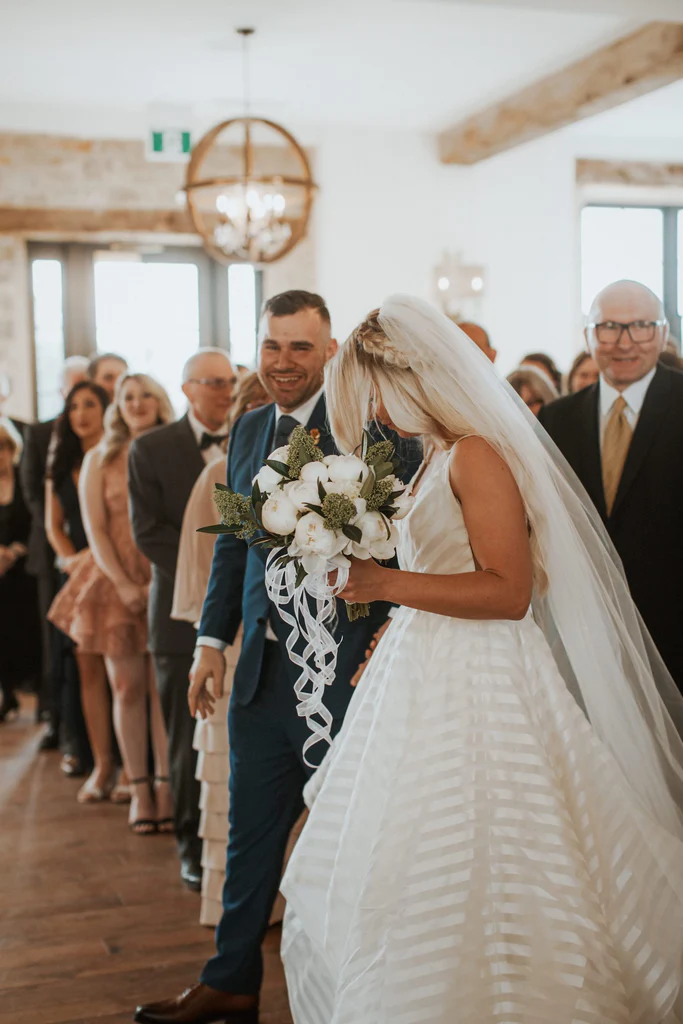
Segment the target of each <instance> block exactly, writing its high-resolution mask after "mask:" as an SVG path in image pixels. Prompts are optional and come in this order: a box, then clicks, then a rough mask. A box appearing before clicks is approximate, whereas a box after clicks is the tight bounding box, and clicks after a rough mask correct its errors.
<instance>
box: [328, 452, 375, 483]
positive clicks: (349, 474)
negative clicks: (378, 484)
mask: <svg viewBox="0 0 683 1024" xmlns="http://www.w3.org/2000/svg"><path fill="white" fill-rule="evenodd" d="M327 468H328V472H329V474H330V480H333V481H335V482H338V483H350V482H353V483H357V482H358V480H360V482H361V483H362V482H363V481H364V480H365V478H366V477H367V475H368V473H369V472H370V470H369V468H368V467H367V466H366V465H365V463H364V462H363V460H362V459H359V458H358V457H357V456H356V455H338V456H337V457H336V458H335V459H334V460H332V461H330V463H329V464H328V467H327Z"/></svg>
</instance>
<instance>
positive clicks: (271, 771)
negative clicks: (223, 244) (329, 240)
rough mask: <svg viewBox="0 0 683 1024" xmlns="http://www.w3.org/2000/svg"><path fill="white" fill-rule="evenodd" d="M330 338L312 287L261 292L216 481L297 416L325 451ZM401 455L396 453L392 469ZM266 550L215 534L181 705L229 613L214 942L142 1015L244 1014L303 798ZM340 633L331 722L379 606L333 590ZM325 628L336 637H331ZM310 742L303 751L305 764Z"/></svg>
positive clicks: (251, 465)
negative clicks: (207, 956)
mask: <svg viewBox="0 0 683 1024" xmlns="http://www.w3.org/2000/svg"><path fill="white" fill-rule="evenodd" d="M336 350H337V342H336V341H335V340H334V338H332V335H331V328H330V314H329V312H328V310H327V307H326V306H325V304H324V302H323V300H322V299H321V298H320V296H319V295H313V294H311V293H309V292H304V291H289V292H284V293H283V294H281V295H276V296H275V297H274V298H272V299H270V300H269V301H268V302H267V303H266V305H265V308H264V312H263V319H262V323H261V344H260V351H259V376H260V378H261V381H262V383H263V386H264V387H265V389H266V391H267V392H268V394H269V395H270V397H271V398H272V399H273V402H274V405H270V406H265V407H263V408H261V409H257V410H255V411H253V412H250V413H247V414H246V415H245V416H243V417H242V418H241V419H240V420H238V422H237V423H236V424H235V426H234V427H233V430H232V433H231V436H230V446H229V453H228V476H227V480H228V484H229V486H230V487H231V488H232V489H233V490H235V491H237V492H240V493H242V494H250V493H251V486H252V479H253V477H254V476H255V475H256V473H257V472H258V470H259V469H260V468H261V466H262V465H263V461H264V459H266V458H267V457H268V455H269V454H270V452H271V451H273V450H274V449H275V448H278V447H279V446H280V445H283V444H286V443H287V441H288V439H289V435H290V434H291V432H292V430H293V429H294V428H295V427H296V426H297V425H298V424H303V425H305V426H306V427H307V428H308V430H309V431H312V432H315V434H314V436H316V437H318V438H319V441H318V444H319V446H320V450H321V451H322V452H323V453H324V454H325V455H331V454H333V453H334V452H335V447H334V442H333V440H332V437H331V435H330V433H329V429H328V426H327V414H326V407H325V397H324V394H323V373H324V369H325V364H326V362H327V361H328V360H329V359H330V358H331V357H332V356H333V355H334V353H335V352H336ZM415 469H416V465H415V464H412V465H411V464H410V463H408V462H406V463H404V471H405V474H406V478H409V477H410V476H412V475H413V472H414V470H415ZM266 554H267V553H266V552H264V549H263V548H262V547H253V548H248V547H247V545H246V544H245V542H244V541H240V540H238V539H237V538H236V537H235V536H233V535H222V536H220V537H219V538H218V541H217V542H216V550H215V554H214V559H213V565H212V568H211V578H210V581H209V588H208V593H207V597H206V601H205V603H204V609H203V612H202V618H201V623H200V627H199V639H198V641H197V650H196V652H195V659H194V664H193V667H192V672H191V675H190V682H191V685H190V694H189V696H190V703H191V706H194V707H196V705H197V700H198V699H199V700H200V701H201V699H202V698H203V696H204V694H205V686H206V682H207V680H208V679H209V678H210V677H212V678H213V679H214V680H222V679H223V675H224V672H225V659H224V656H223V650H224V649H225V647H226V646H227V645H228V644H232V643H233V642H234V640H235V637H236V635H237V631H238V629H239V626H240V623H241V622H243V623H244V638H243V641H242V651H241V654H240V658H239V662H238V665H237V668H236V670H235V676H234V681H233V688H232V698H231V702H230V711H229V714H228V729H229V735H230V832H229V842H228V857H227V869H226V877H225V887H224V889H223V916H222V919H221V921H220V923H219V925H218V928H217V930H216V947H217V954H216V956H214V957H213V958H212V959H211V960H209V962H208V963H207V964H206V966H205V967H204V971H203V972H202V975H201V982H200V984H198V985H195V986H194V987H193V988H191V989H189V990H188V991H187V992H185V993H183V994H182V995H181V996H179V997H178V998H176V999H169V1000H165V1001H164V1002H160V1003H154V1004H151V1005H147V1006H142V1007H139V1008H138V1011H137V1013H136V1016H135V1019H136V1020H137V1021H142V1022H147V1024H171V1022H173V1024H211V1022H214V1021H225V1022H226V1024H256V1022H257V1021H258V1003H259V991H260V988H261V978H262V973H263V965H262V957H261V942H262V940H263V937H264V935H265V932H266V928H267V927H268V920H269V917H270V913H271V910H272V906H273V903H274V901H275V897H276V895H277V890H278V886H279V882H280V875H281V872H282V864H283V860H284V854H285V847H286V844H287V838H288V836H289V833H290V830H291V828H292V826H293V825H294V823H295V821H296V820H297V818H298V817H299V815H300V814H301V812H302V810H303V806H304V805H303V799H302V789H303V786H304V784H305V782H306V779H307V777H308V776H309V774H310V769H309V768H308V767H307V766H306V765H305V764H304V761H303V756H302V749H303V745H304V742H305V740H306V739H307V737H308V735H309V731H308V726H307V725H306V721H305V719H304V718H300V717H299V716H298V715H297V711H296V704H297V701H296V698H295V695H294V683H295V681H296V679H297V677H298V674H299V673H298V671H297V669H296V667H295V666H294V665H293V664H292V663H291V662H290V661H289V658H288V657H287V651H286V648H285V642H286V639H287V636H288V633H289V628H288V627H287V626H285V624H284V623H283V622H282V619H281V618H280V615H279V614H278V612H277V610H276V608H275V607H274V605H272V604H271V603H270V601H269V600H268V596H267V594H266V588H265V581H264V574H265V561H266ZM338 606H339V620H340V625H339V633H341V637H342V642H341V646H340V649H339V656H338V661H337V675H336V679H335V682H334V683H333V684H332V686H331V687H329V688H328V689H327V690H326V693H325V704H326V707H327V708H328V710H329V711H330V713H331V714H332V716H333V718H334V726H333V733H336V732H337V730H338V729H339V727H340V726H341V723H342V720H343V718H344V714H345V712H346V708H347V705H348V703H349V700H350V698H351V694H352V692H353V690H352V688H351V685H350V681H351V679H352V677H353V676H354V674H355V672H356V670H357V669H358V666H359V665H360V664H361V662H362V661H364V660H365V651H366V649H367V648H368V646H369V644H370V641H371V639H372V637H373V634H374V633H375V632H376V631H377V629H378V628H379V627H380V626H381V625H382V624H383V623H384V622H385V621H386V619H387V616H388V613H389V607H388V605H385V604H379V603H377V604H374V605H372V610H371V614H370V617H369V618H367V619H360V620H358V621H357V622H355V623H352V624H351V623H349V621H348V618H347V616H346V610H345V606H344V603H343V602H342V601H340V602H338ZM338 639H339V636H338ZM324 752H325V748H324V744H320V746H318V747H314V748H313V749H312V750H311V751H309V759H316V760H317V763H319V760H320V759H321V758H322V756H323V755H324Z"/></svg>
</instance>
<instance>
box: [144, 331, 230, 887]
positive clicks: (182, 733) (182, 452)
mask: <svg viewBox="0 0 683 1024" xmlns="http://www.w3.org/2000/svg"><path fill="white" fill-rule="evenodd" d="M236 382H237V376H236V373H235V370H234V369H233V366H232V363H231V362H230V359H229V358H228V355H227V353H226V352H223V351H222V350H221V349H216V348H203V349H199V351H198V352H196V353H195V354H194V355H193V356H191V357H190V358H189V359H188V361H187V363H186V364H185V368H184V370H183V392H184V393H185V396H186V398H187V401H188V410H187V414H186V415H185V416H183V417H182V419H180V420H178V421H177V423H169V424H167V425H166V426H164V427H159V428H158V429H156V430H151V431H149V432H148V433H147V434H143V435H142V437H139V438H137V439H136V440H135V441H134V442H133V444H132V445H131V449H130V455H129V458H128V473H129V485H130V502H131V523H132V527H133V536H134V537H135V543H136V544H137V546H138V547H139V549H140V550H141V551H142V553H143V554H144V555H146V556H147V558H149V560H150V562H151V563H152V586H151V591H150V599H149V645H150V650H151V651H152V654H153V656H154V666H155V669H156V676H157V683H158V686H159V696H160V698H161V706H162V709H163V712H164V719H165V722H166V729H167V731H168V741H169V765H170V775H171V789H172V791H173V800H174V802H175V830H176V837H177V841H178V850H179V854H180V862H181V868H180V875H181V878H182V880H183V882H184V883H185V885H187V887H188V888H190V889H192V890H194V891H196V892H199V890H200V889H201V877H202V871H201V840H200V839H199V836H198V829H199V782H198V781H197V780H196V778H195V769H196V765H197V754H196V751H194V750H193V748H192V738H193V734H194V719H193V718H192V716H191V715H190V712H189V709H188V706H187V678H188V675H189V672H190V667H191V665H192V655H193V652H194V647H195V640H196V631H195V629H194V628H193V627H192V626H191V625H190V623H188V622H176V621H173V620H172V619H171V605H172V603H173V587H174V583H175V574H176V562H177V560H178V547H179V544H180V530H181V527H182V523H183V515H184V513H185V506H186V505H187V502H188V500H189V497H190V493H191V491H192V488H193V487H194V484H195V481H196V479H197V477H198V476H199V474H200V473H201V472H202V470H203V469H204V466H205V465H206V464H207V463H208V462H211V461H213V459H214V458H216V456H217V455H223V454H224V452H223V447H222V446H223V444H224V442H225V441H226V440H227V436H228V417H229V414H230V410H231V407H232V402H233V395H234V391H235V384H236Z"/></svg>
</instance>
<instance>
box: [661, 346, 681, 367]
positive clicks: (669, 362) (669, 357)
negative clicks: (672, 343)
mask: <svg viewBox="0 0 683 1024" xmlns="http://www.w3.org/2000/svg"><path fill="white" fill-rule="evenodd" d="M659 362H660V363H661V364H662V366H668V367H669V369H670V370H683V359H681V357H680V356H679V355H678V353H677V352H675V351H674V352H672V351H670V350H668V349H666V350H665V351H664V352H660V353H659Z"/></svg>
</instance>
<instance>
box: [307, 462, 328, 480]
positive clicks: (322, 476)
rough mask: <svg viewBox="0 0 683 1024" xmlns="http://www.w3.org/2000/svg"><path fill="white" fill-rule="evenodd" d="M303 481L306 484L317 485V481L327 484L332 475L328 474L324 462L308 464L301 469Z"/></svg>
mask: <svg viewBox="0 0 683 1024" xmlns="http://www.w3.org/2000/svg"><path fill="white" fill-rule="evenodd" d="M301 479H302V480H305V481H306V483H315V482H316V481H317V480H322V482H323V483H326V482H327V481H328V480H329V479H330V475H329V473H328V472H327V466H325V465H324V464H323V463H322V462H307V463H306V465H305V466H302V467H301Z"/></svg>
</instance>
